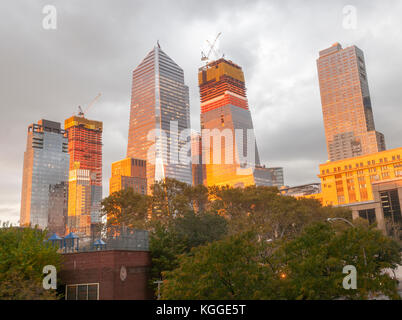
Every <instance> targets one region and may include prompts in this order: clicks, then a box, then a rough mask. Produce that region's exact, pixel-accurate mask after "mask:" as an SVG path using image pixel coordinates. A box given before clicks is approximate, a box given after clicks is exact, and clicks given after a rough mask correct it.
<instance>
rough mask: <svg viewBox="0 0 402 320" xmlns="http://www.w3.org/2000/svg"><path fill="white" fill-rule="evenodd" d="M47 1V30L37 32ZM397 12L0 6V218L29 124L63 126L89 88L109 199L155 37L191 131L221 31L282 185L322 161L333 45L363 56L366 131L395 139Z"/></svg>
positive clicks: (273, 6)
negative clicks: (321, 54)
mask: <svg viewBox="0 0 402 320" xmlns="http://www.w3.org/2000/svg"><path fill="white" fill-rule="evenodd" d="M45 5H53V6H54V7H55V8H56V10H57V29H56V30H46V29H44V28H43V25H42V20H43V19H44V17H45V16H46V14H44V13H42V10H43V8H44V6H45ZM348 5H351V6H354V8H355V9H356V18H357V20H356V21H355V22H356V23H354V21H352V20H350V19H349V18H351V17H352V16H351V13H344V12H343V10H344V8H345V6H348ZM348 12H350V11H348ZM401 15H402V2H401V1H398V0H395V1H367V0H365V1H297V0H293V1H290V0H289V1H234V0H230V1H217V0H214V1H197V0H195V1H191V0H181V1H175V0H165V1H150V0H147V1H138V0H127V1H123V0H119V1H111V0H110V1H101V0H92V1H90V0H69V1H62V0H58V1H54V0H47V1H39V0H36V1H32V0H29V1H28V0H27V1H15V0H2V1H0V16H1V17H0V39H1V40H0V46H1V51H0V108H1V117H0V122H1V123H0V127H1V134H0V143H1V158H0V161H1V163H0V165H1V180H0V220H2V221H5V220H9V221H11V222H14V223H16V222H17V221H18V219H19V209H20V198H21V195H20V193H21V181H22V165H23V155H24V150H25V147H26V131H27V127H28V125H29V124H30V123H32V122H36V121H37V120H39V119H41V118H46V119H49V120H54V121H60V122H63V121H64V119H66V118H67V117H70V116H71V115H72V114H73V113H75V112H76V111H77V106H78V105H82V106H86V105H87V104H88V103H89V102H90V101H91V100H92V99H93V98H94V97H95V96H96V95H97V94H98V93H99V92H101V93H102V96H101V98H100V99H99V100H98V102H97V103H96V104H95V105H94V106H93V108H92V109H91V110H90V111H89V113H88V114H87V116H88V118H91V119H94V120H101V121H103V122H104V134H103V143H104V149H103V152H104V162H103V163H104V165H103V170H104V191H103V194H104V196H106V195H108V179H109V177H110V164H111V163H112V162H113V161H116V160H119V159H121V158H123V157H124V156H125V152H126V146H127V133H128V121H129V105H130V87H131V72H132V70H133V69H134V68H135V67H136V66H137V65H138V64H139V63H140V62H141V60H142V59H143V58H144V57H145V55H146V54H147V53H148V52H149V51H150V50H151V49H152V48H153V46H154V45H155V43H156V41H157V40H159V41H160V44H161V47H162V49H163V50H164V51H165V52H166V53H167V54H168V55H169V56H170V57H171V58H172V59H173V60H175V61H176V63H177V64H179V65H180V66H181V67H182V68H183V70H184V74H185V81H186V84H187V85H188V86H189V88H190V107H191V123H192V127H193V128H195V129H198V128H199V111H200V106H199V93H198V87H197V70H198V67H200V66H201V61H200V57H201V54H200V52H201V49H202V48H204V47H205V45H206V40H207V39H209V40H213V38H214V37H215V36H216V34H217V33H218V32H222V35H221V38H220V41H219V50H220V52H221V53H224V54H225V57H226V58H229V59H231V60H232V61H234V62H235V63H237V64H239V65H240V66H242V68H243V71H244V73H245V77H246V86H247V90H248V99H249V104H250V107H251V110H252V116H253V121H254V127H255V131H256V136H257V143H258V146H259V149H260V155H261V158H262V161H263V162H264V163H265V164H267V165H269V166H283V167H284V170H285V183H286V184H287V185H297V184H303V183H309V182H315V181H317V180H318V178H317V177H316V175H317V173H318V165H319V164H320V163H322V162H325V161H326V159H327V153H326V146H325V137H324V128H323V122H322V113H321V104H320V94H319V88H318V79H317V72H316V62H315V61H316V59H317V57H318V51H319V50H322V49H324V48H327V47H329V46H330V45H332V44H333V43H334V42H340V43H341V44H342V45H343V46H344V47H346V46H348V45H352V44H355V45H357V46H358V47H360V48H361V49H362V50H363V51H364V53H365V57H366V63H367V72H368V79H369V86H370V92H371V98H372V103H373V110H374V117H375V123H376V128H377V130H379V131H381V132H383V133H384V134H385V138H386V143H387V147H388V148H395V147H398V146H401V145H402V127H401V125H400V121H401V117H402V111H401V107H402V106H401V101H402V90H401V89H400V88H401V82H402V80H400V78H401V76H400V74H401V71H402V33H401V27H402V22H401ZM345 27H346V28H345ZM353 27H355V28H353Z"/></svg>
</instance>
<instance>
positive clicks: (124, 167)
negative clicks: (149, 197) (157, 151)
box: [109, 158, 147, 194]
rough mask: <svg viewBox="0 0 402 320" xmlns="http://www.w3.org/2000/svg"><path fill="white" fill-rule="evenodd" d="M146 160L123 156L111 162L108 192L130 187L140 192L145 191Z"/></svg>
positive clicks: (143, 192)
mask: <svg viewBox="0 0 402 320" xmlns="http://www.w3.org/2000/svg"><path fill="white" fill-rule="evenodd" d="M146 165H147V164H146V161H145V160H141V159H133V158H125V159H123V160H119V161H116V162H113V163H112V176H111V178H110V180H109V193H110V194H112V193H113V192H116V191H120V190H122V189H127V188H131V189H133V191H135V192H137V193H141V194H146V193H147V173H146Z"/></svg>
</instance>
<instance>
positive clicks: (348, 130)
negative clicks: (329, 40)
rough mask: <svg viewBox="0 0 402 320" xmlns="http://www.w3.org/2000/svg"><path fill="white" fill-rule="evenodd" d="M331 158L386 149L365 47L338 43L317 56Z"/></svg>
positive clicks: (354, 155) (329, 157)
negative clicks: (378, 125)
mask: <svg viewBox="0 0 402 320" xmlns="http://www.w3.org/2000/svg"><path fill="white" fill-rule="evenodd" d="M317 69H318V78H319V85H320V93H321V104H322V112H323V117H324V128H325V136H326V142H327V151H328V159H329V160H330V161H336V160H341V159H346V158H352V157H356V156H361V155H366V154H371V153H375V152H378V151H384V150H385V140H384V135H383V134H382V133H380V132H378V131H376V130H375V125H374V117H373V110H372V106H371V99H370V92H369V86H368V80H367V71H366V65H365V59H364V54H363V51H362V50H360V49H359V48H358V47H356V46H350V47H348V48H345V49H343V48H342V46H341V45H340V44H339V43H335V44H334V45H332V46H331V47H329V48H327V49H325V50H322V51H320V53H319V58H318V59H317Z"/></svg>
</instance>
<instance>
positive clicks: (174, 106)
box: [127, 44, 192, 192]
mask: <svg viewBox="0 0 402 320" xmlns="http://www.w3.org/2000/svg"><path fill="white" fill-rule="evenodd" d="M186 129H188V130H189V129H190V106H189V95H188V87H187V86H186V85H185V84H184V73H183V70H182V69H181V68H180V67H179V66H178V65H177V64H176V63H175V62H174V61H173V60H172V59H171V58H170V57H169V56H167V55H166V53H164V52H163V51H162V49H161V48H160V46H159V44H158V45H156V46H155V47H154V48H153V50H152V51H151V52H149V53H148V55H147V56H146V57H145V59H144V60H143V61H142V62H141V63H140V64H139V65H138V67H137V68H135V70H134V71H133V82H132V95H131V110H130V124H129V132H128V146H127V157H129V158H135V159H142V160H145V161H146V166H147V167H146V172H147V186H148V192H149V191H150V187H151V186H152V185H153V184H154V182H155V181H156V180H161V179H163V178H166V177H169V178H174V179H177V180H179V181H182V182H185V183H188V184H191V183H192V175H191V154H190V133H189V132H188V133H187V134H183V135H182V136H180V134H182V133H183V130H186ZM184 133H185V132H184Z"/></svg>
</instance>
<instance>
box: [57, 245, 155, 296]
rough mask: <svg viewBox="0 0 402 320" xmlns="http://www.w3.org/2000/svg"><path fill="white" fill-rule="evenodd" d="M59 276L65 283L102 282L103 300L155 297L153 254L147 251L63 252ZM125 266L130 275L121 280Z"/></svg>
mask: <svg viewBox="0 0 402 320" xmlns="http://www.w3.org/2000/svg"><path fill="white" fill-rule="evenodd" d="M63 261H64V262H63V267H62V270H61V271H60V272H59V274H58V275H59V278H60V280H61V283H62V284H63V285H67V284H81V283H83V284H84V283H99V299H100V300H144V299H152V298H153V294H152V291H151V290H150V288H149V285H148V281H149V269H150V266H151V257H150V254H149V252H147V251H126V250H105V251H93V252H79V253H67V254H63ZM122 266H124V267H125V268H126V270H127V277H126V279H125V280H124V281H122V280H121V279H120V270H121V267H122Z"/></svg>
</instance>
